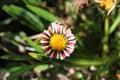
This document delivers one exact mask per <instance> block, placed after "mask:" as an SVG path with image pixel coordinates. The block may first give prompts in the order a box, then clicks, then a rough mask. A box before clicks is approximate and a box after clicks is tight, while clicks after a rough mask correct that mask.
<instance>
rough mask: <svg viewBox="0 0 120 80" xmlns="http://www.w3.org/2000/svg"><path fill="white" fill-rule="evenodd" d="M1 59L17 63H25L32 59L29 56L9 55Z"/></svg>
mask: <svg viewBox="0 0 120 80" xmlns="http://www.w3.org/2000/svg"><path fill="white" fill-rule="evenodd" d="M0 58H1V59H5V60H15V61H25V60H31V59H32V58H31V57H30V56H28V55H17V54H7V55H3V56H0Z"/></svg>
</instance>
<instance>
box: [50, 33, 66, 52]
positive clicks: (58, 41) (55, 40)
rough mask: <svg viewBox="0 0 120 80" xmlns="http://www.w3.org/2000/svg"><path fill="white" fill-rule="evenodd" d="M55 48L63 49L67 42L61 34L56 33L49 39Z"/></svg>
mask: <svg viewBox="0 0 120 80" xmlns="http://www.w3.org/2000/svg"><path fill="white" fill-rule="evenodd" d="M49 44H50V46H51V48H52V49H53V50H57V51H62V50H63V49H64V48H65V47H66V44H67V39H66V38H65V37H64V36H63V35H61V34H54V35H53V36H52V37H51V38H50V41H49Z"/></svg>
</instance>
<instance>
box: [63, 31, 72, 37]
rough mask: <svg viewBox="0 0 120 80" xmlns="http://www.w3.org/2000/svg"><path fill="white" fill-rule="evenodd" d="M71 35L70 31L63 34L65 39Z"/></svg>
mask: <svg viewBox="0 0 120 80" xmlns="http://www.w3.org/2000/svg"><path fill="white" fill-rule="evenodd" d="M70 34H71V30H70V29H67V30H66V31H65V33H64V35H65V37H68V36H69V35H70Z"/></svg>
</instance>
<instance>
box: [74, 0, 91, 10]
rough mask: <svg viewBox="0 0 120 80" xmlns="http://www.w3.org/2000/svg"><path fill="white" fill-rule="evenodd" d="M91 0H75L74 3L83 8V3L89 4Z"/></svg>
mask: <svg viewBox="0 0 120 80" xmlns="http://www.w3.org/2000/svg"><path fill="white" fill-rule="evenodd" d="M88 1H89V0H73V4H74V5H76V6H79V7H80V8H83V5H85V4H88Z"/></svg>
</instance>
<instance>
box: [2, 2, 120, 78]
mask: <svg viewBox="0 0 120 80" xmlns="http://www.w3.org/2000/svg"><path fill="white" fill-rule="evenodd" d="M119 7H120V1H119V0H118V1H117V5H116V7H115V8H114V10H113V11H112V12H111V14H110V15H109V16H106V13H107V11H105V10H103V9H101V8H100V7H99V5H98V4H96V3H95V2H94V1H93V0H90V1H89V3H88V4H87V5H85V6H84V7H83V8H82V9H80V10H79V11H78V12H76V8H75V6H74V5H73V1H72V0H1V2H0V80H120V77H119V76H120V41H119V39H120V8H119ZM54 21H61V22H62V23H64V25H65V26H66V27H69V28H71V30H72V32H73V34H74V35H75V36H76V38H77V43H76V45H75V50H74V52H73V53H72V54H71V56H70V57H68V58H66V59H64V60H56V59H50V58H49V57H47V56H45V55H44V51H43V50H42V49H41V46H40V37H39V34H40V33H41V32H43V31H44V30H45V29H47V28H48V26H49V25H50V24H51V23H52V22H54Z"/></svg>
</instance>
